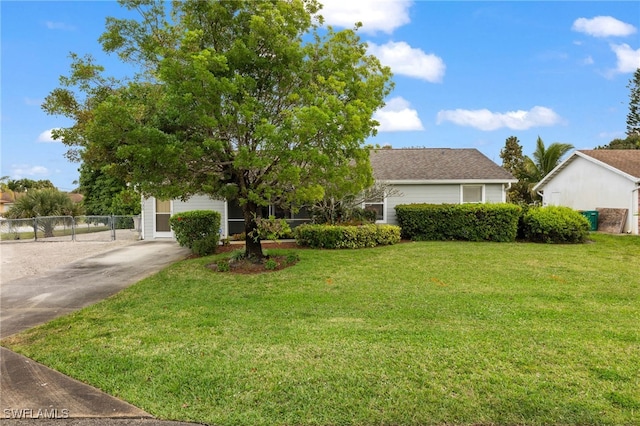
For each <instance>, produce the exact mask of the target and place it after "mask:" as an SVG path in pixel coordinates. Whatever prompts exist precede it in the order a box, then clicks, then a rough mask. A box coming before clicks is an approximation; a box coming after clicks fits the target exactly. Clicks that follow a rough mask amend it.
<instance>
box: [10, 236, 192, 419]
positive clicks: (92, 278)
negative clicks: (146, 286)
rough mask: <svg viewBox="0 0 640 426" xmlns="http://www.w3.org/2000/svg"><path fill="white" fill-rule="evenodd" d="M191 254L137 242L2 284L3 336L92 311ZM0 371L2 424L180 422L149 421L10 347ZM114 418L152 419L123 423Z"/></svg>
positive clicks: (164, 245) (135, 410)
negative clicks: (34, 275) (69, 314)
mask: <svg viewBox="0 0 640 426" xmlns="http://www.w3.org/2000/svg"><path fill="white" fill-rule="evenodd" d="M188 254H189V251H188V250H187V249H183V248H180V247H179V246H178V245H177V244H176V243H175V242H155V241H140V242H137V243H134V244H131V245H128V246H125V247H121V248H116V249H114V250H112V251H108V252H106V253H102V254H100V255H97V256H95V257H91V258H87V259H83V260H80V261H77V262H74V263H70V264H68V265H65V266H62V267H60V268H58V269H55V270H53V271H50V272H49V273H47V274H45V275H44V276H39V277H31V278H24V279H23V278H21V279H16V280H13V281H9V282H7V283H2V288H1V289H0V307H1V308H2V309H1V311H0V338H4V337H7V336H10V335H12V334H15V333H19V332H21V331H24V330H27V329H29V328H31V327H33V326H36V325H38V324H42V323H44V322H47V321H50V320H52V319H54V318H56V317H58V316H62V315H65V314H68V313H69V312H73V311H75V310H78V309H81V308H83V307H85V306H89V305H92V304H94V303H96V302H98V301H100V300H102V299H104V298H106V297H109V296H111V295H113V294H115V293H117V292H119V291H120V290H122V289H124V288H126V287H128V286H130V285H132V284H134V283H136V282H138V281H140V280H141V279H143V278H145V277H147V276H149V275H152V274H153V273H155V272H157V271H159V270H161V269H163V268H164V267H166V266H168V265H170V264H171V263H173V262H175V261H178V260H180V259H184V258H185V257H186V256H187V255H188ZM0 373H1V374H0V419H2V426H12V425H14V424H16V425H17V424H19V425H20V426H27V425H28V424H29V423H30V422H32V421H36V420H28V419H38V420H37V422H38V424H37V425H38V426H46V425H47V424H48V423H49V420H46V419H55V420H51V421H55V425H56V426H62V425H63V424H68V425H71V424H72V425H75V426H80V425H83V426H90V425H101V426H111V425H114V426H115V425H120V426H124V425H139V424H142V425H148V426H155V425H158V424H162V423H167V424H176V423H174V422H159V421H156V420H153V419H149V418H150V417H151V415H150V414H148V413H146V412H144V411H143V410H141V409H139V408H137V407H134V406H132V405H130V404H128V403H126V402H124V401H121V400H119V399H117V398H114V397H112V396H110V395H107V394H105V393H103V392H101V391H100V390H98V389H95V388H93V387H91V386H88V385H85V384H83V383H81V382H78V381H76V380H74V379H71V378H70V377H67V376H65V375H63V374H61V373H58V372H56V371H54V370H51V369H49V368H47V367H45V366H43V365H41V364H39V363H36V362H35V361H33V360H30V359H29V358H26V357H23V356H21V355H18V354H16V353H14V352H11V351H10V350H8V349H6V348H1V349H0ZM96 418H103V419H106V418H109V419H110V420H109V421H105V420H103V421H97V420H96ZM113 418H121V419H134V418H135V419H142V418H147V420H144V421H142V420H138V421H135V422H134V421H133V420H128V421H126V422H124V423H123V422H117V421H115V420H113ZM63 419H73V420H63ZM75 419H78V420H75ZM79 419H87V420H82V421H80V420H79ZM62 422H64V423H62ZM140 422H142V423H140Z"/></svg>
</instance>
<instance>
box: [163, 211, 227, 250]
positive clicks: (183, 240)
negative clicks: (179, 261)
mask: <svg viewBox="0 0 640 426" xmlns="http://www.w3.org/2000/svg"><path fill="white" fill-rule="evenodd" d="M220 221H221V216H220V213H218V212H216V211H213V210H192V211H188V212H182V213H176V214H174V215H173V216H171V218H170V219H169V223H170V224H171V229H173V232H174V233H175V236H176V240H177V241H178V244H180V246H182V247H187V248H190V249H191V250H192V251H193V252H194V253H195V254H198V253H196V250H197V251H198V252H200V253H206V254H211V253H213V252H215V249H216V247H217V246H218V242H219V239H220V234H219V232H220Z"/></svg>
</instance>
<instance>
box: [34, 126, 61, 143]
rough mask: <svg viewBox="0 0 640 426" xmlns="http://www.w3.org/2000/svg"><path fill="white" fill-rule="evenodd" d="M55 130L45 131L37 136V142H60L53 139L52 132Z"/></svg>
mask: <svg viewBox="0 0 640 426" xmlns="http://www.w3.org/2000/svg"><path fill="white" fill-rule="evenodd" d="M54 130H56V129H49V130H45V131H44V132H42V133H40V135H38V142H60V140H55V139H53V135H52V134H51V132H52V131H54Z"/></svg>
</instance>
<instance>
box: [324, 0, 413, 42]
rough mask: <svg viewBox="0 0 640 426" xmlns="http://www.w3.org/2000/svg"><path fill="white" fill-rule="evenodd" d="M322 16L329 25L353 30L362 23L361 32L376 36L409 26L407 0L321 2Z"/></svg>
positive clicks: (331, 0) (332, 0) (336, 0)
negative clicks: (379, 33) (376, 34)
mask: <svg viewBox="0 0 640 426" xmlns="http://www.w3.org/2000/svg"><path fill="white" fill-rule="evenodd" d="M320 3H322V4H323V8H322V9H321V10H320V15H322V16H323V17H324V19H325V23H326V24H328V25H332V26H336V27H343V28H353V27H354V25H355V23H356V22H362V28H361V29H360V31H362V32H364V33H367V34H375V33H377V32H379V31H382V32H384V33H387V34H391V33H392V32H393V31H394V30H395V29H396V28H398V27H401V26H403V25H405V24H408V23H409V22H410V21H411V19H410V18H409V8H410V7H411V4H412V2H411V1H407V0H321V1H320Z"/></svg>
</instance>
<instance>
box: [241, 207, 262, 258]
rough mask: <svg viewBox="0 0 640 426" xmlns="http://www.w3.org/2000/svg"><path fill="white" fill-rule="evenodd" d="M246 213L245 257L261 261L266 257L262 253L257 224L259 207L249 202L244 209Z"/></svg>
mask: <svg viewBox="0 0 640 426" xmlns="http://www.w3.org/2000/svg"><path fill="white" fill-rule="evenodd" d="M242 211H243V213H244V232H245V238H244V241H245V252H244V255H245V257H246V258H247V259H256V260H260V259H262V258H263V257H264V254H263V253H262V244H261V242H260V238H259V237H257V235H254V234H256V233H257V228H258V225H257V224H256V214H257V213H258V206H257V205H256V204H255V203H252V202H250V201H247V202H246V203H245V205H244V206H243V207H242ZM254 231H256V232H254Z"/></svg>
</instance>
